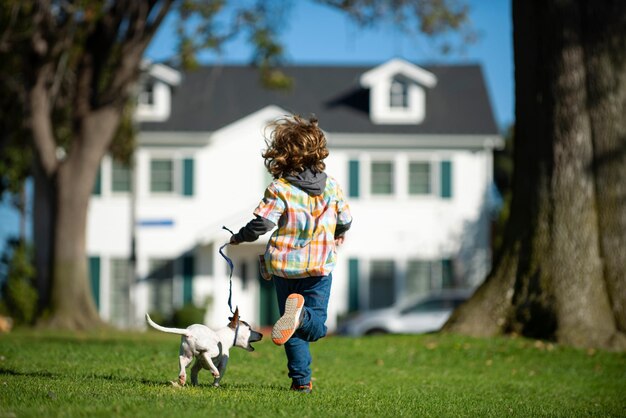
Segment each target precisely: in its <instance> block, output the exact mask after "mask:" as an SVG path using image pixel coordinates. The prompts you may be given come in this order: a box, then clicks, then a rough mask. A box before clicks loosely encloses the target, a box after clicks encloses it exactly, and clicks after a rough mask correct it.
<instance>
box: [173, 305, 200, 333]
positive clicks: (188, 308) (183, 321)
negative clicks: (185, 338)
mask: <svg viewBox="0 0 626 418" xmlns="http://www.w3.org/2000/svg"><path fill="white" fill-rule="evenodd" d="M205 312H206V308H199V307H197V306H196V305H194V304H192V303H188V304H186V305H185V306H183V307H182V308H178V309H176V310H175V311H174V315H173V317H172V323H173V324H174V326H175V327H177V328H187V327H188V326H189V325H191V324H203V323H204V314H205Z"/></svg>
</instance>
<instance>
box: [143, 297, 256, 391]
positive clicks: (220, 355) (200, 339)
mask: <svg viewBox="0 0 626 418" xmlns="http://www.w3.org/2000/svg"><path fill="white" fill-rule="evenodd" d="M146 320H147V321H148V324H150V326H151V327H152V328H155V329H158V330H159V331H163V332H168V333H170V334H178V335H180V336H181V338H180V351H179V356H178V361H179V364H180V373H179V374H178V383H179V384H180V385H181V386H184V385H185V382H186V381H187V373H186V371H185V369H186V368H187V367H188V366H189V364H190V363H191V360H193V359H194V357H195V359H196V361H195V363H194V364H193V367H192V368H191V384H193V385H197V384H198V372H199V371H200V369H203V368H204V369H207V370H210V371H211V374H212V375H213V377H214V380H213V386H216V387H217V386H219V385H220V380H221V379H222V377H224V373H225V372H226V365H227V363H228V356H229V355H228V353H229V350H230V348H231V347H233V346H236V347H240V348H243V349H245V350H247V351H254V348H253V347H252V345H250V343H253V342H255V341H260V340H261V338H263V335H262V334H261V333H259V332H256V331H253V330H252V328H251V327H250V325H248V323H246V322H245V321H240V320H239V308H237V309H235V314H234V315H233V317H232V318H230V323H229V324H228V325H227V326H225V327H224V328H221V329H218V330H217V331H213V330H211V329H210V328H209V327H207V326H205V325H201V324H193V325H190V326H188V327H187V328H185V329H183V328H167V327H162V326H161V325H159V324H157V323H155V322H154V321H153V320H152V319H150V315H148V314H147V313H146Z"/></svg>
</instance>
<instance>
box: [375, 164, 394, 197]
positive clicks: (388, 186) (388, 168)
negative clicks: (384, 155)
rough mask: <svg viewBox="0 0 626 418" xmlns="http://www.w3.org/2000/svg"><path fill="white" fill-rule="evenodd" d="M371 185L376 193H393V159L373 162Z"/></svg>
mask: <svg viewBox="0 0 626 418" xmlns="http://www.w3.org/2000/svg"><path fill="white" fill-rule="evenodd" d="M371 186H372V194H374V195H391V194H393V192H394V189H393V163H392V162H391V161H378V162H373V163H372V181H371Z"/></svg>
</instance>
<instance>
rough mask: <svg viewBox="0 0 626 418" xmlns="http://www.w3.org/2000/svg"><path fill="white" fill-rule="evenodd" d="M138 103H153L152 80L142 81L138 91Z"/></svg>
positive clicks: (147, 104)
mask: <svg viewBox="0 0 626 418" xmlns="http://www.w3.org/2000/svg"><path fill="white" fill-rule="evenodd" d="M139 104H142V105H146V106H153V105H154V82H153V81H152V80H148V81H146V82H145V83H144V85H143V87H142V89H141V92H140V93H139Z"/></svg>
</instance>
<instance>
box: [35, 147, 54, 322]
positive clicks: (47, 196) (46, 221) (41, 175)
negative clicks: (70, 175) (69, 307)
mask: <svg viewBox="0 0 626 418" xmlns="http://www.w3.org/2000/svg"><path fill="white" fill-rule="evenodd" d="M33 172H34V184H33V190H34V192H33V194H34V201H33V241H34V242H35V246H34V248H35V270H36V272H37V293H38V295H39V298H38V301H39V310H40V311H43V310H45V309H46V308H47V307H48V305H49V303H50V288H51V287H50V284H51V282H52V256H53V254H52V249H53V248H54V243H53V239H54V218H55V217H56V215H55V211H54V209H55V205H54V202H55V201H56V185H55V182H54V179H53V178H51V177H50V176H48V175H46V173H45V171H44V169H43V167H41V164H40V162H39V159H37V158H36V159H35V167H34V170H33Z"/></svg>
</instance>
